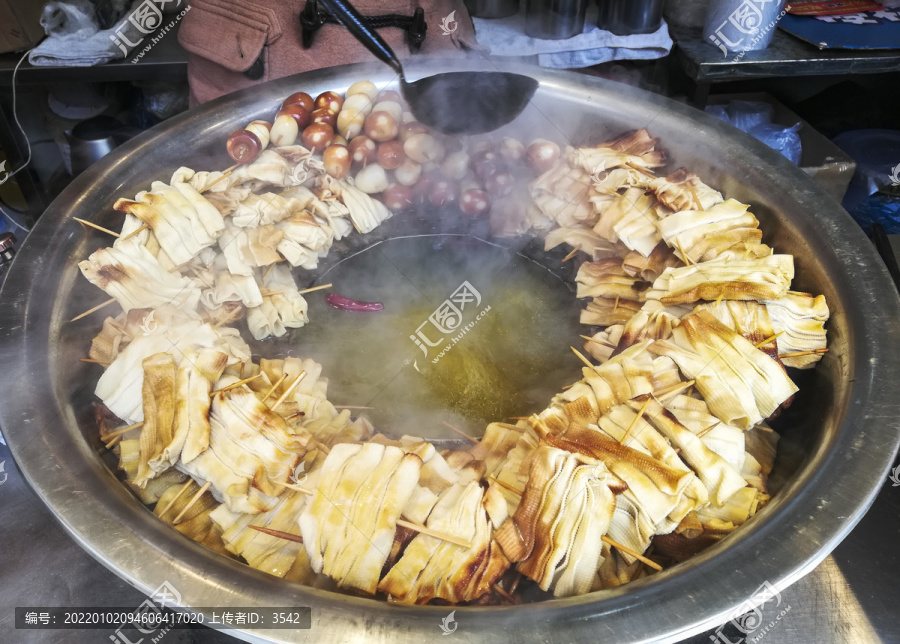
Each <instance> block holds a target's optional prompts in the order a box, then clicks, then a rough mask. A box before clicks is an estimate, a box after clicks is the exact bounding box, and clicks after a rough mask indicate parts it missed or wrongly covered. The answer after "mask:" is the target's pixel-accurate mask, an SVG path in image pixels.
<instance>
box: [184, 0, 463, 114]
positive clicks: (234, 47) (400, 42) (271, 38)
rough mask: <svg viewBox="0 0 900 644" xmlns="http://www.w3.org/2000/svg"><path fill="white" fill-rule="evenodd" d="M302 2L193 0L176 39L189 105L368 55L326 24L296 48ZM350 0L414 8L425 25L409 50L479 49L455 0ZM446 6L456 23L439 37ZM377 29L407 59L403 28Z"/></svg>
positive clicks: (401, 10) (367, 6)
mask: <svg viewBox="0 0 900 644" xmlns="http://www.w3.org/2000/svg"><path fill="white" fill-rule="evenodd" d="M305 4H306V3H305V1H304V0H255V1H254V2H245V1H243V0H192V1H191V10H190V11H189V12H188V13H187V15H185V17H184V20H183V24H182V25H181V29H180V30H179V33H178V42H179V43H181V46H182V47H184V48H185V49H186V50H187V51H188V52H189V58H188V82H189V83H190V89H191V105H192V106H193V105H197V104H199V103H204V102H206V101H209V100H211V99H213V98H217V97H219V96H222V95H223V94H227V93H229V92H233V91H236V90H239V89H243V88H245V87H250V86H251V85H255V84H257V83H262V82H265V81H268V80H272V79H275V78H282V77H284V76H289V75H291V74H297V73H299V72H304V71H309V70H312V69H320V68H323V67H332V66H334V65H343V64H346V63H354V62H363V61H373V60H375V58H374V56H372V54H370V53H369V52H368V51H367V50H366V49H365V47H363V46H362V45H361V44H359V43H358V42H357V41H356V40H355V39H354V38H353V36H351V35H350V33H349V32H348V31H347V30H346V29H344V28H343V27H340V26H338V25H332V24H327V25H323V26H322V27H321V28H320V29H319V30H318V31H317V32H316V34H315V37H314V39H313V46H312V47H311V48H310V49H303V46H302V45H301V26H300V12H301V11H302V10H303V7H304V6H305ZM353 4H354V6H355V7H356V8H357V9H358V10H359V12H360V13H361V14H363V15H366V16H370V15H384V14H392V13H393V14H401V15H409V16H411V15H412V14H413V11H415V8H416V7H418V6H421V7H422V9H423V10H424V11H425V20H426V22H427V23H428V31H427V36H426V37H425V41H424V42H423V43H422V47H421V49H420V50H419V52H418V53H417V54H415V55H416V56H422V55H432V56H434V55H437V56H443V57H447V56H451V55H453V54H454V53H457V52H460V51H461V50H462V49H463V48H464V47H466V48H473V49H476V48H478V45H477V43H476V41H475V27H474V25H473V24H472V19H471V17H470V16H469V14H468V12H467V11H466V8H465V5H464V4H463V2H462V0H356V1H355V2H354V3H353ZM320 7H321V5H320ZM453 11H455V12H456V13H455V16H454V17H455V25H456V29H455V30H454V31H453V32H452V33H451V34H450V35H445V34H444V31H445V30H442V29H441V24H442V22H444V21H445V20H446V18H447V16H449V15H450V13H451V12H453ZM446 24H450V25H451V26H452V25H453V23H451V22H447V23H446ZM379 34H381V36H382V37H383V38H384V39H385V40H386V41H387V43H388V44H389V45H390V46H391V47H392V48H393V49H394V51H395V52H396V53H397V55H398V56H399V57H400V58H401V59H406V58H409V57H410V53H409V47H408V46H407V44H406V41H405V32H404V30H402V29H398V28H396V27H389V28H385V29H379ZM260 56H262V64H263V70H264V71H263V75H262V76H261V77H260V78H259V79H257V80H253V79H250V78H248V77H247V76H246V75H244V72H245V71H247V70H248V69H250V67H251V66H252V65H253V64H254V63H255V62H256V61H257V60H258V59H259V58H260Z"/></svg>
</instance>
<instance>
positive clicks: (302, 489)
mask: <svg viewBox="0 0 900 644" xmlns="http://www.w3.org/2000/svg"><path fill="white" fill-rule="evenodd" d="M278 485H280V486H281V487H286V488H288V489H289V490H296V491H297V492H301V493H303V494H305V495H306V496H313V495H314V494H315V492H313V491H312V490H307V489H306V488H305V487H300V486H299V485H294V484H293V483H278Z"/></svg>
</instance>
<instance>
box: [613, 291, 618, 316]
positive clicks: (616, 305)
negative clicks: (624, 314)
mask: <svg viewBox="0 0 900 644" xmlns="http://www.w3.org/2000/svg"><path fill="white" fill-rule="evenodd" d="M618 310H619V296H618V295H616V303H615V305H613V313H615V312H616V311H618Z"/></svg>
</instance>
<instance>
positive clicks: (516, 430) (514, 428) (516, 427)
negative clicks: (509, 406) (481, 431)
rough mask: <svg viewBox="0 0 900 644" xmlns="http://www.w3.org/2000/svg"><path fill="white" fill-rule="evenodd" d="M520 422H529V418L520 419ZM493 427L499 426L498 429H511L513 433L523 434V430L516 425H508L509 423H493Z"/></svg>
mask: <svg viewBox="0 0 900 644" xmlns="http://www.w3.org/2000/svg"><path fill="white" fill-rule="evenodd" d="M522 420H531V416H529V417H528V418H522ZM494 424H495V425H500V427H505V428H506V429H511V430H513V431H515V432H524V431H525V430H524V429H522V428H521V427H518V426H516V425H510V424H509V423H494Z"/></svg>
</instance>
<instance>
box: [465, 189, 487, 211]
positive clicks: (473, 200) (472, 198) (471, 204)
mask: <svg viewBox="0 0 900 644" xmlns="http://www.w3.org/2000/svg"><path fill="white" fill-rule="evenodd" d="M459 209H460V210H462V211H463V212H464V213H465V214H467V215H469V216H470V217H480V216H481V215H483V214H485V213H486V212H487V211H488V210H490V209H491V198H490V197H489V196H488V193H486V192H485V191H484V190H479V189H478V188H470V189H468V190H464V191H463V193H462V194H461V195H460V196H459Z"/></svg>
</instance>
